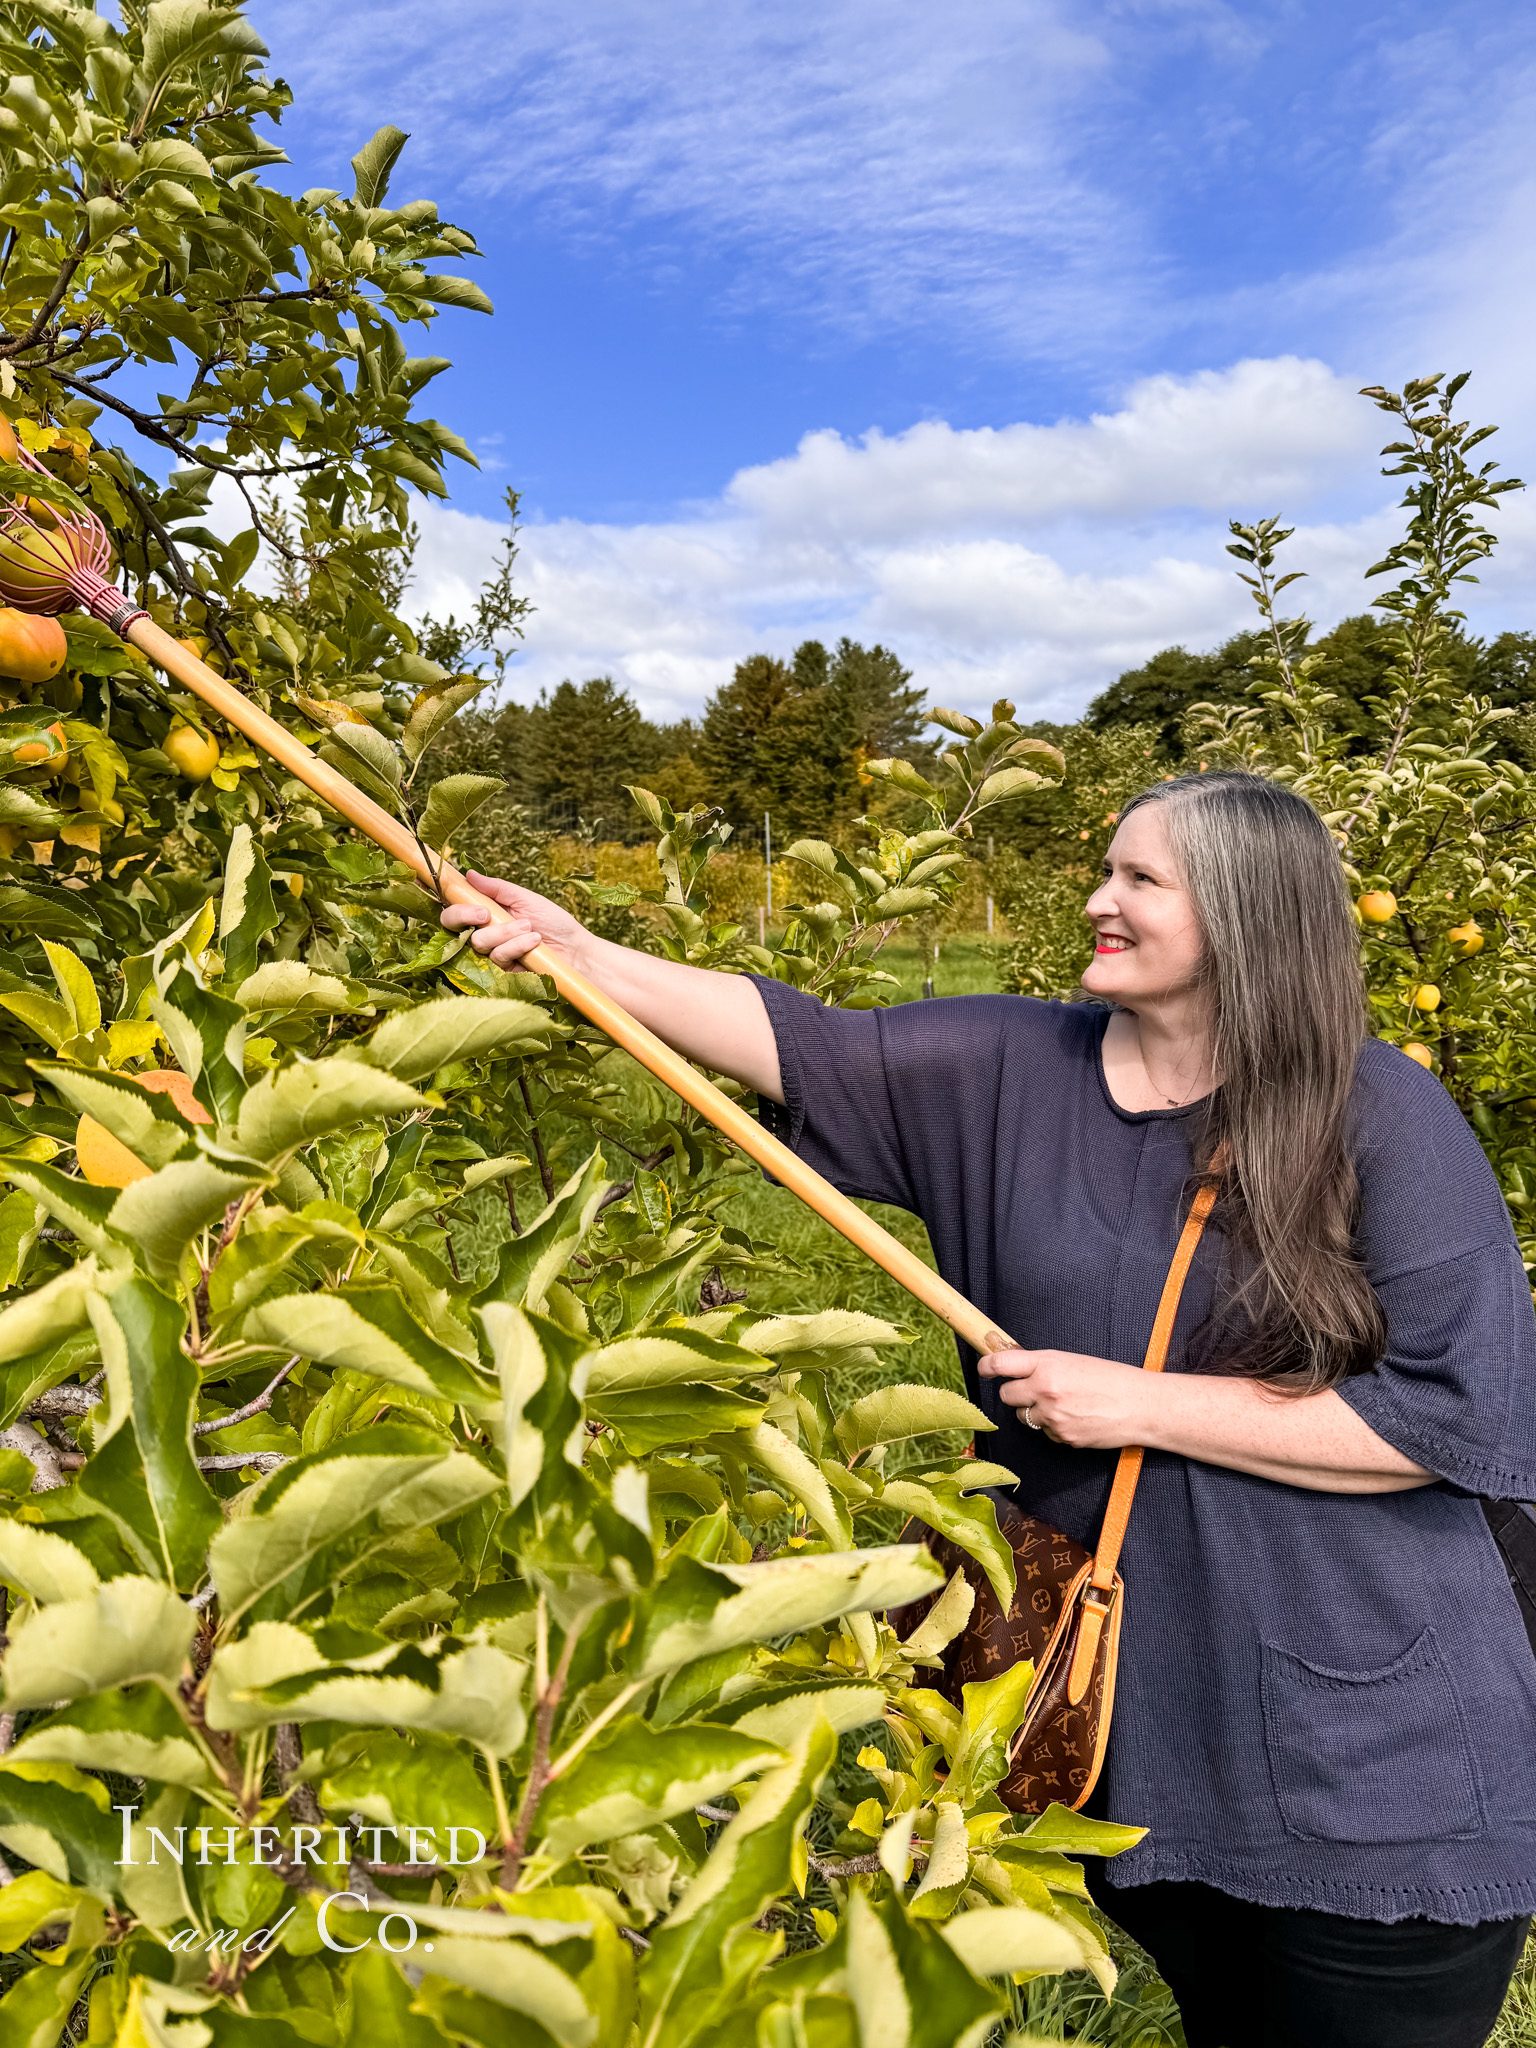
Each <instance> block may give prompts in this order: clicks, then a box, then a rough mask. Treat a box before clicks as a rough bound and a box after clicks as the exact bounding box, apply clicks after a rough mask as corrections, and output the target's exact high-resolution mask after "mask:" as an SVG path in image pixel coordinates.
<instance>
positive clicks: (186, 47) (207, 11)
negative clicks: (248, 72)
mask: <svg viewBox="0 0 1536 2048" xmlns="http://www.w3.org/2000/svg"><path fill="white" fill-rule="evenodd" d="M266 54H267V46H266V44H265V43H264V42H263V41H262V40H261V37H260V36H259V35H257V33H256V31H255V29H254V28H252V27H251V25H250V23H249V22H248V21H246V20H245V19H244V18H243V16H241V15H239V14H236V13H234V12H233V11H232V10H230V9H229V8H226V7H217V8H215V7H209V6H205V5H204V4H203V0H153V4H152V5H151V6H150V7H149V8H148V9H147V11H146V13H145V16H144V52H143V56H142V58H141V60H140V62H141V65H142V68H143V73H144V81H145V84H146V85H147V86H148V87H149V88H150V89H151V90H156V89H158V88H160V87H162V86H164V85H165V84H166V82H167V81H168V80H169V79H171V78H173V77H176V76H178V75H179V74H181V73H184V72H186V71H188V70H190V69H191V67H192V66H193V65H195V64H201V63H203V62H204V61H205V60H206V59H207V58H209V57H236V56H240V57H265V56H266Z"/></svg>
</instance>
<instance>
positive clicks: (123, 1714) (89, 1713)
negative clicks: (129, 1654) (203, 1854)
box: [0, 1685, 214, 1899]
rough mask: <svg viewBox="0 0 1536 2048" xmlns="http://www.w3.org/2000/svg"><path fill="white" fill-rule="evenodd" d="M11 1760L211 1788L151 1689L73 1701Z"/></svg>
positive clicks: (197, 1755) (200, 1761) (33, 1731)
mask: <svg viewBox="0 0 1536 2048" xmlns="http://www.w3.org/2000/svg"><path fill="white" fill-rule="evenodd" d="M11 1754H12V1756H13V1757H15V1758H17V1759H18V1761H21V1762H33V1761H38V1760H41V1761H45V1762H48V1763H65V1764H78V1765H79V1766H80V1767H81V1768H82V1769H90V1770H96V1771H121V1772H122V1773H123V1775H124V1776H125V1777H130V1778H149V1779H153V1780H154V1781H155V1782H156V1783H159V1784H167V1785H183V1786H185V1787H187V1789H188V1790H189V1791H193V1792H201V1791H206V1790H208V1789H209V1788H210V1787H211V1786H212V1784H213V1782H214V1780H213V1773H212V1771H211V1770H210V1769H209V1766H208V1762H207V1759H206V1758H205V1757H204V1755H203V1753H202V1751H201V1750H200V1749H199V1748H198V1747H197V1744H196V1743H195V1742H194V1741H193V1740H192V1738H191V1736H190V1735H189V1734H188V1733H187V1729H186V1724H185V1723H184V1722H183V1720H182V1718H181V1716H180V1715H179V1714H178V1713H177V1711H176V1709H175V1708H174V1707H173V1706H172V1705H171V1702H170V1701H169V1699H167V1697H166V1695H165V1694H164V1693H163V1692H162V1691H161V1690H160V1688H159V1686H157V1685H144V1686H138V1687H135V1688H134V1689H133V1690H132V1691H131V1692H105V1693H98V1694H95V1695H94V1696H92V1697H90V1698H88V1699H84V1700H80V1701H77V1702H76V1703H75V1704H74V1705H73V1706H69V1707H66V1708H64V1710H63V1711H62V1713H58V1714H51V1715H50V1716H49V1717H48V1719H47V1720H46V1721H42V1722H36V1723H34V1724H33V1726H32V1727H30V1728H29V1729H28V1730H27V1732H26V1734H25V1735H24V1736H23V1737H22V1738H21V1740H20V1741H19V1742H18V1743H17V1745H16V1747H15V1749H14V1750H12V1752H11ZM3 1897H4V1894H0V1899H3Z"/></svg>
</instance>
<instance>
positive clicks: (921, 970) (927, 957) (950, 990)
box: [876, 932, 998, 1003]
mask: <svg viewBox="0 0 1536 2048" xmlns="http://www.w3.org/2000/svg"><path fill="white" fill-rule="evenodd" d="M876 964H877V965H878V966H880V967H883V968H884V969H885V971H886V973H887V974H894V975H895V976H896V978H897V980H898V981H899V982H900V983H901V994H900V996H899V997H898V998H897V1001H898V1002H904V1003H906V1002H911V1001H912V1000H913V999H914V998H915V997H918V996H921V994H922V992H923V981H924V978H925V976H926V975H927V974H928V971H929V969H930V967H932V969H933V992H934V994H935V995H936V996H976V995H991V994H995V993H996V990H997V985H998V983H997V969H996V968H995V966H994V965H993V962H992V953H991V942H990V941H989V940H988V939H987V938H986V936H985V935H984V934H982V933H978V932H957V933H956V934H955V935H954V936H953V937H952V938H948V939H941V940H940V941H939V957H938V961H937V963H934V961H933V956H932V954H931V953H930V952H929V951H928V949H927V948H926V947H920V946H918V945H916V944H915V943H913V942H910V941H909V942H907V943H905V944H902V943H901V942H899V941H898V942H895V943H893V944H891V945H889V946H882V947H881V949H880V952H879V955H878V957H877V961H876Z"/></svg>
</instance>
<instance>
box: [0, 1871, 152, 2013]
mask: <svg viewBox="0 0 1536 2048" xmlns="http://www.w3.org/2000/svg"><path fill="white" fill-rule="evenodd" d="M30 1874H31V1875H32V1876H38V1875H41V1873H40V1872H36V1871H34V1872H32V1873H30ZM26 1881H27V1880H26V1879H25V1878H20V1879H18V1880H17V1882H18V1883H21V1884H25V1883H26ZM95 1970H96V1958H95V1956H94V1955H92V1954H86V1955H84V1956H82V1957H81V1958H80V1960H79V1961H78V1962H74V1963H70V1964H68V1965H67V1966H66V1967H64V1968H62V1969H57V1970H50V1969H46V1968H44V1967H42V1966H41V1965H40V1966H39V1967H38V1968H37V1969H35V1970H28V1972H27V1973H26V1975H25V1976H24V1977H18V1978H17V1980H16V1982H15V1983H14V1984H13V1985H12V1986H11V1988H10V1990H9V1991H7V1992H6V1994H5V1996H4V1998H0V2035H3V2036H4V2038H5V2044H6V2048H57V2044H58V2042H59V2040H60V2038H61V2036H62V2035H63V2032H64V2028H65V2025H66V2023H67V2022H68V2020H69V2017H70V2014H71V2013H72V2012H73V2011H74V2009H75V2007H76V2005H77V2004H78V2003H79V2001H80V1996H81V1994H82V1992H83V1991H84V1989H85V1987H86V1984H87V1983H88V1982H89V1980H90V1979H91V1977H92V1976H93V1975H94V1974H95ZM121 2038H122V2037H121V2036H119V2039H121Z"/></svg>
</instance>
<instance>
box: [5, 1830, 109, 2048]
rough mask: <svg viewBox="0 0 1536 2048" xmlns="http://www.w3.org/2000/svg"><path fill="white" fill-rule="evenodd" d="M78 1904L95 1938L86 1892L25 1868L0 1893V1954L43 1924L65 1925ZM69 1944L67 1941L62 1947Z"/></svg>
mask: <svg viewBox="0 0 1536 2048" xmlns="http://www.w3.org/2000/svg"><path fill="white" fill-rule="evenodd" d="M82 1906H84V1907H86V1908H87V1910H88V1911H89V1913H90V1915H91V1918H92V1920H93V1921H94V1923H95V1926H96V1928H97V1929H98V1937H97V1938H98V1939H99V1938H100V1935H99V1930H100V1927H101V1908H100V1907H99V1906H98V1905H97V1903H96V1901H95V1900H94V1899H93V1898H92V1897H91V1896H90V1894H89V1893H88V1892H78V1891H76V1890H75V1889H74V1888H73V1887H72V1886H70V1885H66V1884H60V1882H59V1880H58V1879H57V1878H56V1877H52V1876H50V1875H49V1873H48V1872H47V1871H46V1870H29V1871H28V1872H27V1873H26V1875H25V1876H24V1877H17V1878H13V1879H12V1880H11V1882H10V1883H9V1884H8V1885H7V1886H6V1887H5V1889H4V1891H3V1892H0V1954H4V1955H14V1954H15V1953H16V1951H17V1949H19V1948H20V1947H22V1945H23V1944H24V1943H26V1942H29V1941H30V1940H31V1939H32V1937H33V1935H35V1934H40V1933H41V1932H42V1930H43V1929H44V1928H45V1927H57V1926H58V1925H59V1924H60V1922H63V1923H64V1924H65V1925H66V1926H67V1925H68V1924H69V1923H70V1922H71V1921H72V1920H73V1919H74V1918H75V1915H76V1914H77V1913H78V1912H79V1911H80V1908H81V1907H82ZM73 1946H75V1944H74V1943H68V1944H67V1945H66V1949H67V1948H68V1947H73ZM54 1953H55V1954H59V1953H60V1952H59V1951H57V1950H55V1951H54ZM3 2011H4V2007H3V2006H0V2012H3ZM7 2040H9V2037H8V2036H7ZM48 2048H54V2043H53V2042H51V2041H50V2042H49V2044H48Z"/></svg>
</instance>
